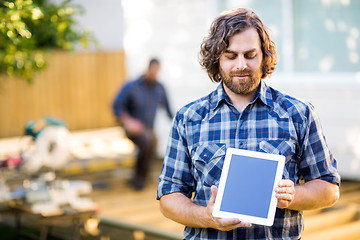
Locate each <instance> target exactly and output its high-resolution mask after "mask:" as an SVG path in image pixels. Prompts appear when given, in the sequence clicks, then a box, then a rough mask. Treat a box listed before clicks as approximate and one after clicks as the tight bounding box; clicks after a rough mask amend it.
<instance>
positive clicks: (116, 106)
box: [112, 76, 173, 128]
mask: <svg viewBox="0 0 360 240" xmlns="http://www.w3.org/2000/svg"><path fill="white" fill-rule="evenodd" d="M160 105H161V106H163V107H164V108H165V110H166V111H167V114H168V116H169V118H172V117H173V115H172V112H171V110H170V106H169V102H168V98H167V95H166V92H165V88H164V86H163V85H162V84H161V83H160V82H154V83H151V84H149V83H147V82H145V81H144V77H143V76H141V77H139V78H138V79H136V80H134V81H130V82H127V83H125V85H124V86H123V87H122V89H121V90H120V92H119V93H118V95H117V96H116V98H115V100H114V102H113V105H112V109H113V112H114V115H115V116H121V115H122V114H123V113H127V114H129V115H130V116H132V117H134V118H137V119H139V120H140V121H141V122H142V123H144V124H145V126H147V127H149V128H153V127H154V119H155V114H156V110H157V107H158V106H160Z"/></svg>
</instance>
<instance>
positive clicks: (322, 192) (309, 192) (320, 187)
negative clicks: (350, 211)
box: [288, 179, 340, 211]
mask: <svg viewBox="0 0 360 240" xmlns="http://www.w3.org/2000/svg"><path fill="white" fill-rule="evenodd" d="M339 195H340V194H339V187H338V186H337V185H335V184H332V183H329V182H326V181H323V180H319V179H315V180H312V181H309V182H306V183H305V184H300V185H295V196H294V200H293V201H292V202H291V204H290V205H289V207H288V208H289V209H292V210H298V211H302V210H312V209H320V208H326V207H331V206H332V205H334V204H335V202H336V201H337V200H338V199H339Z"/></svg>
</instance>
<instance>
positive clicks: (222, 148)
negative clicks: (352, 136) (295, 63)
mask: <svg viewBox="0 0 360 240" xmlns="http://www.w3.org/2000/svg"><path fill="white" fill-rule="evenodd" d="M200 57H201V59H200V62H201V65H202V66H203V67H204V68H205V69H206V70H207V72H208V75H209V77H210V78H211V79H212V80H213V81H215V82H219V83H220V84H219V86H218V87H217V89H216V90H215V91H213V92H212V93H210V94H209V95H208V96H206V97H204V98H201V99H199V100H197V101H194V102H192V103H190V104H188V105H186V106H185V107H183V108H182V109H181V110H180V111H179V112H178V113H177V115H176V116H175V118H174V121H173V126H172V130H171V134H170V139H169V142H168V147H167V151H166V155H165V159H164V165H163V170H162V173H161V175H160V178H159V179H160V183H159V186H158V199H160V209H161V211H162V213H163V214H164V215H165V216H166V217H168V218H170V219H172V220H174V221H176V222H179V223H181V224H183V225H185V226H186V228H185V231H184V238H185V239H299V238H300V237H301V233H302V231H303V228H304V221H303V214H302V211H303V210H308V209H316V208H324V207H330V206H332V205H333V204H334V203H335V202H336V201H337V199H338V198H339V189H338V185H339V183H340V176H339V175H338V173H337V169H336V160H335V159H334V158H333V156H332V154H331V153H330V151H329V149H328V147H327V145H326V142H325V137H324V135H323V132H322V129H321V126H320V123H319V119H318V118H317V116H316V114H315V112H314V109H313V107H312V106H311V105H310V104H307V103H304V102H301V101H299V100H297V99H295V98H292V97H290V96H287V95H285V94H283V93H281V92H279V91H277V90H275V89H273V88H271V87H269V86H267V85H266V84H265V82H264V80H263V79H264V78H266V77H267V76H268V75H270V74H271V73H272V72H273V71H274V70H275V64H276V48H275V44H274V43H273V42H272V41H271V40H270V38H269V34H268V31H267V29H266V27H265V26H264V25H263V23H262V21H261V20H260V19H259V18H258V16H257V15H256V14H255V13H254V12H252V11H250V10H247V9H235V10H232V11H229V12H225V13H223V14H221V15H219V16H218V17H217V18H216V19H215V21H214V22H213V24H212V26H211V29H210V33H209V36H208V37H207V38H206V39H205V40H204V42H203V44H202V46H201V51H200ZM229 147H233V148H239V149H247V150H253V151H260V152H267V153H275V154H281V155H284V156H285V157H286V163H285V169H284V172H283V180H281V181H280V182H279V184H278V186H277V188H276V190H275V192H276V194H275V196H276V197H277V199H278V204H277V207H278V208H277V210H276V215H275V220H274V224H273V226H271V227H267V226H261V225H251V224H249V223H245V222H241V221H239V220H238V219H221V218H214V217H213V216H212V210H213V207H214V202H215V198H216V194H217V187H216V186H217V185H218V184H219V178H220V174H221V169H222V166H223V162H224V157H225V156H224V155H225V152H226V148H229ZM259 191H261V189H259Z"/></svg>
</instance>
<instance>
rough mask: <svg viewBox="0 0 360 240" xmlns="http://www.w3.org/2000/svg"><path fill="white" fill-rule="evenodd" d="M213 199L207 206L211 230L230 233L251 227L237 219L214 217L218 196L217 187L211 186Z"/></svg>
mask: <svg viewBox="0 0 360 240" xmlns="http://www.w3.org/2000/svg"><path fill="white" fill-rule="evenodd" d="M211 194H212V195H211V198H210V200H209V202H208V205H207V206H206V213H207V216H208V219H209V220H210V221H209V225H210V227H211V228H215V229H218V230H220V231H230V230H232V229H235V228H239V227H251V224H250V223H246V222H241V221H240V220H239V219H237V218H216V217H214V216H213V215H212V212H213V209H214V204H215V199H216V195H217V187H216V186H214V185H213V186H211Z"/></svg>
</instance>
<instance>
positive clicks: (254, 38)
mask: <svg viewBox="0 0 360 240" xmlns="http://www.w3.org/2000/svg"><path fill="white" fill-rule="evenodd" d="M262 58H263V54H262V51H261V44H260V38H259V35H258V33H257V31H256V30H255V28H248V29H246V30H245V31H243V32H239V33H236V34H235V35H234V36H232V37H230V39H229V47H228V48H227V49H226V50H225V52H224V53H222V54H221V56H220V62H219V63H220V75H221V78H222V80H223V83H224V88H225V90H226V88H227V89H228V90H230V91H231V92H233V93H235V94H238V95H248V94H251V93H253V92H254V91H256V89H257V87H258V86H259V84H260V80H261V75H262V71H261V66H262Z"/></svg>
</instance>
